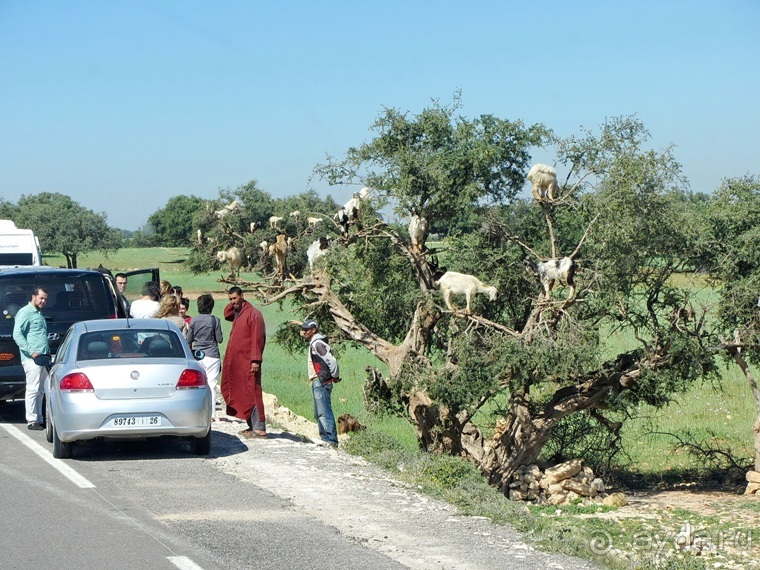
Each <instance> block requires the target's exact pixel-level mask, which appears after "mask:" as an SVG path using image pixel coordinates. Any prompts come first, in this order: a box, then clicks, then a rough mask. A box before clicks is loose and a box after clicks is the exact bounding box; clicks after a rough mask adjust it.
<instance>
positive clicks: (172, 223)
mask: <svg viewBox="0 0 760 570" xmlns="http://www.w3.org/2000/svg"><path fill="white" fill-rule="evenodd" d="M203 205H204V201H203V200H202V199H201V198H198V197H196V196H185V195H179V196H172V197H171V198H169V201H168V202H167V203H166V206H164V207H163V208H160V209H159V210H156V211H155V212H154V213H153V214H151V216H150V217H149V218H148V223H149V224H151V225H152V226H153V229H154V231H155V233H154V235H153V241H154V243H155V245H162V246H167V247H181V246H186V245H188V244H189V243H191V242H192V241H193V240H194V239H195V232H196V229H197V226H195V225H194V223H193V222H194V219H195V218H197V216H198V212H200V211H201V210H202V208H203Z"/></svg>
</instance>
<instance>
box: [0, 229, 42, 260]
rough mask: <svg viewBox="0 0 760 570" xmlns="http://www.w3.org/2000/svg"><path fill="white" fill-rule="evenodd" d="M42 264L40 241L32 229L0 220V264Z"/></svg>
mask: <svg viewBox="0 0 760 570" xmlns="http://www.w3.org/2000/svg"><path fill="white" fill-rule="evenodd" d="M19 265H42V254H41V253H40V242H39V240H38V239H37V236H36V235H34V232H33V231H32V230H23V229H20V228H17V227H16V224H14V223H13V221H12V220H0V266H6V267H7V266H11V267H16V266H19Z"/></svg>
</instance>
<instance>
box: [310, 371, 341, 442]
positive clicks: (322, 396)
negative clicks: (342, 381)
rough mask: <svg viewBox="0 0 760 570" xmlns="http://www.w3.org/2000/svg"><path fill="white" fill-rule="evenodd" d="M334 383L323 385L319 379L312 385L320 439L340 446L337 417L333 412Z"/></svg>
mask: <svg viewBox="0 0 760 570" xmlns="http://www.w3.org/2000/svg"><path fill="white" fill-rule="evenodd" d="M332 389H333V383H332V382H328V383H327V385H324V386H323V385H322V383H321V382H320V381H319V378H316V379H315V380H314V381H313V382H312V383H311V393H312V395H313V396H314V419H315V420H317V426H318V427H319V437H321V438H322V441H325V442H327V443H329V444H330V445H338V430H337V429H336V428H335V416H334V415H333V411H332V401H331V398H332Z"/></svg>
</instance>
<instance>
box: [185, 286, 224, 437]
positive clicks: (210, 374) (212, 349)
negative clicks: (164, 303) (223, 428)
mask: <svg viewBox="0 0 760 570" xmlns="http://www.w3.org/2000/svg"><path fill="white" fill-rule="evenodd" d="M183 300H186V299H183ZM196 303H197V304H198V314H197V315H196V316H195V317H193V318H192V319H191V320H190V328H189V329H188V331H187V343H188V344H189V345H190V346H191V347H192V349H193V350H202V351H203V352H204V353H205V356H204V357H203V360H201V366H203V368H204V369H205V370H206V379H207V381H208V387H209V389H210V390H211V421H212V422H215V421H216V385H217V383H218V382H219V371H220V370H221V354H220V352H219V344H220V343H221V342H222V341H223V340H224V336H223V335H222V321H221V320H220V319H219V317H217V316H214V315H212V314H211V311H213V310H214V297H212V296H211V293H204V294H203V295H200V296H199V297H198V299H197V301H196Z"/></svg>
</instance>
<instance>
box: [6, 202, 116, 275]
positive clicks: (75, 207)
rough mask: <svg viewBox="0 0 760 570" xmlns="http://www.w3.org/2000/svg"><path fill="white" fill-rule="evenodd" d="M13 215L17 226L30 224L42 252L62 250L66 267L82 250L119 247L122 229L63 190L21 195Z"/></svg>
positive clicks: (107, 250) (28, 226) (28, 225)
mask: <svg viewBox="0 0 760 570" xmlns="http://www.w3.org/2000/svg"><path fill="white" fill-rule="evenodd" d="M15 215H16V219H15V222H16V225H17V226H18V227H23V228H29V229H31V230H33V231H34V233H35V234H37V237H38V238H39V240H40V248H41V249H42V253H43V255H44V254H45V252H58V253H61V254H63V255H64V257H66V264H67V266H68V267H69V268H75V267H76V266H77V256H78V255H79V254H81V253H86V252H90V251H102V252H104V253H107V252H109V251H115V250H117V249H118V248H119V247H121V243H122V237H121V232H120V231H119V230H118V229H115V228H112V227H110V226H109V225H108V222H107V218H106V215H105V214H103V213H100V214H98V213H96V212H93V211H92V210H88V209H87V208H85V207H84V206H80V205H79V204H78V203H77V202H75V201H74V200H72V199H71V198H70V197H68V196H65V195H63V194H59V193H52V192H43V193H41V194H34V195H29V196H26V195H24V196H21V198H19V201H18V203H17V204H16V213H15Z"/></svg>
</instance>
